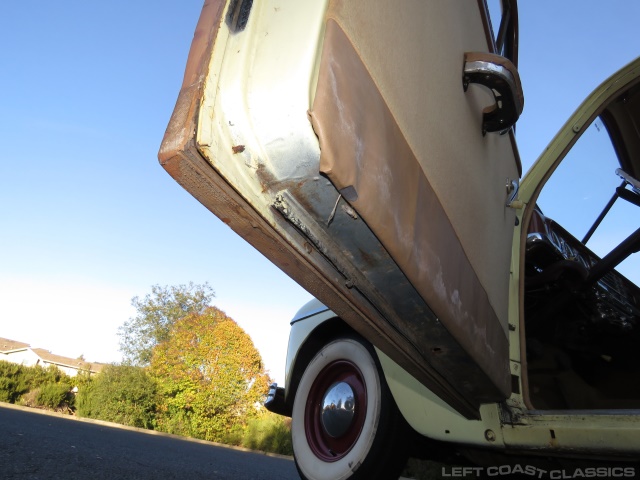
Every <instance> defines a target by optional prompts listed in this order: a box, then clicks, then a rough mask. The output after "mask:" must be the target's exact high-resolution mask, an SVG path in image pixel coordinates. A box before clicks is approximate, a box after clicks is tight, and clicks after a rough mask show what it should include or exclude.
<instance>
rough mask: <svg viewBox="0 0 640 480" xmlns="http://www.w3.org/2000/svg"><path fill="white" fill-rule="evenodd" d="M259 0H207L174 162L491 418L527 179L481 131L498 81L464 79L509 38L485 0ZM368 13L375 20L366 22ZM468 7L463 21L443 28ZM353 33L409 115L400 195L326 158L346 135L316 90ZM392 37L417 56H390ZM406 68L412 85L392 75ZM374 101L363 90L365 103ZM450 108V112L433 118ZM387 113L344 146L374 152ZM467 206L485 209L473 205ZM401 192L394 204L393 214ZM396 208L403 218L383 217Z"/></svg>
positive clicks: (452, 392)
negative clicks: (518, 208)
mask: <svg viewBox="0 0 640 480" xmlns="http://www.w3.org/2000/svg"><path fill="white" fill-rule="evenodd" d="M250 5H251V4H250V2H243V1H234V2H230V3H229V4H227V2H223V1H213V0H211V1H207V2H206V3H205V7H204V8H203V13H202V18H201V22H200V23H199V27H198V30H197V32H196V36H195V38H194V45H193V47H192V50H191V53H190V59H189V61H188V65H187V71H186V74H185V82H184V84H183V88H182V91H181V95H180V97H179V99H178V103H177V105H176V109H175V111H174V115H173V117H172V120H171V122H170V125H169V127H168V129H167V134H166V135H165V138H164V140H163V145H162V147H161V152H160V155H159V157H160V161H161V164H162V165H163V166H164V168H165V169H166V170H167V171H168V172H169V173H170V174H171V175H172V176H173V177H174V178H175V179H176V180H177V181H178V182H179V183H181V184H182V185H183V186H184V187H185V188H186V189H187V190H188V191H189V192H190V193H192V194H193V195H194V196H195V197H196V198H197V199H198V200H199V201H200V202H202V203H203V204H204V205H205V206H206V207H207V208H209V209H210V210H211V211H212V212H214V213H215V214H216V215H217V216H218V217H220V218H221V219H222V220H223V221H224V222H225V223H227V224H228V225H229V226H230V227H231V228H232V229H234V230H235V231H236V232H237V233H238V234H239V235H241V236H242V237H243V238H244V239H245V240H246V241H248V242H249V243H251V244H252V245H253V246H255V247H256V248H257V249H258V250H259V251H261V252H262V253H263V254H264V255H265V256H267V258H269V259H270V260H271V261H272V262H273V263H275V264H276V265H277V266H279V267H280V268H281V269H282V270H283V271H285V272H286V273H287V274H288V275H290V276H291V277H292V278H294V279H295V280H296V281H297V282H298V283H300V284H301V285H302V286H303V287H304V288H306V289H307V290H308V291H309V292H311V293H312V294H313V295H314V296H316V297H317V298H319V299H320V300H321V301H322V302H323V303H325V304H327V305H328V306H330V307H331V308H332V310H333V311H335V312H336V313H338V314H339V315H340V318H342V319H343V320H344V321H345V322H347V323H348V324H349V325H350V326H351V327H352V328H354V329H355V330H356V331H358V332H359V333H360V334H362V335H363V336H364V337H365V338H367V339H368V340H369V341H371V342H372V343H373V344H374V345H376V347H378V348H380V349H381V350H382V351H384V352H385V353H386V354H387V355H389V356H390V357H391V358H393V359H394V361H396V362H397V363H398V364H400V365H402V366H403V368H405V369H406V370H407V371H410V372H411V373H412V375H413V376H414V377H415V378H417V379H418V380H419V381H420V382H421V383H422V384H424V385H427V386H429V388H430V389H431V390H432V391H434V392H436V394H437V395H438V396H440V397H441V398H442V399H444V400H445V401H446V402H447V403H448V404H450V405H452V406H453V407H454V408H455V409H456V410H458V411H460V412H461V413H463V415H465V416H469V417H477V416H478V414H479V407H480V405H481V404H482V403H487V402H491V401H496V400H500V399H504V398H506V397H508V395H509V393H510V385H511V383H510V376H509V371H508V363H507V358H508V342H507V332H508V329H507V298H508V270H509V259H508V252H509V248H510V247H509V242H510V239H511V235H512V230H513V224H514V213H513V211H512V210H511V209H509V208H507V207H506V206H505V201H506V191H505V183H508V181H507V180H508V179H514V178H517V177H518V176H519V160H518V158H517V151H516V150H515V146H514V145H515V144H514V142H513V136H512V133H511V132H509V133H507V134H506V135H502V136H501V135H496V134H487V135H483V131H482V118H483V108H485V107H486V106H490V105H491V104H492V103H493V102H494V99H493V97H492V95H491V93H490V90H489V89H486V88H484V87H481V86H479V85H471V86H469V88H468V89H467V91H466V92H465V88H464V87H463V82H462V80H463V71H462V66H463V63H464V57H465V52H467V51H481V52H487V51H492V50H493V45H492V43H491V34H490V33H488V31H489V30H488V29H489V25H488V21H487V14H486V11H485V5H484V2H482V1H480V2H472V3H471V5H472V8H466V7H467V6H468V5H465V6H463V5H460V4H457V3H455V2H444V1H441V2H428V3H424V2H419V3H415V4H411V5H410V6H407V8H403V9H398V8H397V7H395V6H393V5H392V4H388V2H380V4H379V5H377V7H376V8H375V9H373V8H369V4H368V3H366V2H338V1H331V2H328V3H327V2H323V1H318V2H313V3H304V4H303V2H284V1H273V2H255V3H254V4H253V6H250ZM246 6H249V8H245V7H246ZM367 15H368V17H367ZM372 15H373V17H372ZM360 16H362V18H365V17H366V18H369V20H367V22H364V23H359V21H358V20H357V18H359V17H360ZM454 19H455V22H458V23H460V28H459V29H457V30H455V31H451V30H450V29H448V28H444V27H443V26H444V25H446V24H449V23H450V22H453V21H454ZM371 22H373V23H371ZM380 22H386V23H388V25H389V31H388V32H385V33H384V35H382V34H381V32H380V31H378V30H379V29H378V30H376V28H373V30H372V25H379V24H380ZM425 22H429V25H430V27H429V28H425ZM455 22H454V23H455ZM340 31H342V32H343V33H344V36H343V37H341V38H342V40H344V38H345V36H346V38H347V40H348V42H347V43H350V44H352V45H353V49H352V50H351V53H352V54H353V52H357V55H355V57H354V56H353V55H352V56H351V57H350V58H348V59H346V60H347V61H351V60H354V59H356V60H357V59H359V60H360V62H361V63H360V65H359V67H358V68H359V69H360V71H363V72H365V73H366V72H370V76H369V86H370V87H372V89H371V90H370V92H372V93H374V94H375V93H376V90H377V97H376V98H377V100H376V102H377V103H376V105H378V107H379V109H380V111H381V112H386V113H385V116H384V119H385V120H384V121H385V122H386V121H388V122H391V121H392V122H394V123H395V127H394V128H395V132H396V134H397V135H396V136H395V140H393V141H391V142H388V143H386V145H385V148H386V149H387V151H390V150H393V149H394V148H396V147H397V148H402V149H404V150H403V151H405V152H406V153H407V155H406V158H407V161H408V162H409V163H408V164H407V165H408V166H410V167H411V170H410V171H409V170H407V172H408V173H409V175H408V176H406V177H405V178H402V175H401V173H402V170H403V168H399V167H398V165H396V164H395V163H394V162H390V163H388V164H379V165H377V166H375V167H374V168H387V169H388V170H389V171H390V172H391V173H392V174H393V175H394V176H395V177H397V181H396V182H393V185H391V183H389V185H390V186H392V187H393V188H392V190H391V191H390V192H389V193H390V194H391V197H385V196H384V195H382V193H384V192H385V191H386V189H387V183H388V182H387V180H388V178H387V177H384V178H380V179H379V182H378V183H377V184H376V182H375V179H374V181H367V182H364V183H362V182H360V183H358V188H359V189H361V192H360V194H361V198H360V200H355V199H352V200H351V201H349V200H348V199H347V197H346V196H345V195H344V193H345V192H344V191H343V192H342V193H341V191H340V190H341V188H340V187H341V185H342V184H343V182H345V181H346V180H345V178H343V176H342V175H341V174H338V171H339V170H340V169H338V168H337V166H338V165H340V166H346V167H347V170H348V169H350V168H351V167H349V166H348V163H345V158H346V159H347V160H348V158H349V157H350V155H348V154H347V156H346V157H341V158H340V159H338V157H336V155H335V151H333V153H334V155H330V156H327V155H325V156H324V157H323V156H322V155H321V153H322V152H325V153H328V152H329V145H333V142H332V141H330V140H328V138H329V137H333V136H334V134H333V133H332V134H331V135H329V137H327V135H324V134H322V133H320V132H321V131H325V132H326V131H327V127H328V126H331V122H330V121H327V120H326V118H327V117H326V114H329V115H330V108H332V107H335V106H336V105H337V104H336V103H335V102H333V104H332V103H331V102H330V101H324V102H321V101H319V100H317V99H318V97H317V95H316V93H317V91H320V90H321V91H323V92H327V91H328V90H327V87H328V86H329V85H330V78H331V75H332V74H333V73H335V71H332V70H330V69H327V66H328V65H330V64H331V62H330V61H329V60H327V58H328V57H331V56H332V52H334V53H335V51H336V49H335V48H333V49H332V47H331V45H333V43H332V42H334V41H335V40H336V38H337V37H336V35H335V34H336V32H337V33H338V34H340ZM378 33H380V35H378ZM416 35H417V36H419V37H420V42H419V43H418V42H415V41H413V40H412V39H413V37H414V36H416ZM338 36H340V35H338ZM291 38H295V39H296V41H295V42H291ZM381 42H382V43H381ZM425 45H426V46H428V47H429V48H426V49H425V48H424V47H425ZM325 46H326V47H327V48H326V49H325ZM443 46H446V48H443ZM382 47H384V48H386V49H399V50H400V51H404V52H405V55H400V56H398V55H395V56H393V55H392V56H389V55H387V56H380V55H379V53H380V48H382ZM338 50H340V49H338ZM323 52H325V53H323ZM423 52H424V53H423ZM323 54H324V55H325V57H324V58H325V59H324V60H323ZM394 57H396V58H394ZM389 61H392V62H394V63H393V64H387V63H388V62H389ZM343 66H344V65H343ZM350 68H352V67H349V69H350ZM353 68H356V67H353ZM349 69H347V75H348V74H349V72H351V73H353V71H351V70H349ZM393 69H395V70H394V75H392V76H389V75H388V73H385V72H388V71H390V70H393ZM425 72H430V73H431V78H430V79H429V82H428V84H425V82H424V80H423V76H424V74H425ZM398 75H399V76H402V78H404V79H405V81H407V82H408V83H407V87H408V88H402V89H400V88H397V87H394V85H396V84H395V83H394V82H395V79H396V78H397V76H398ZM409 87H410V88H409ZM317 89H320V90H317ZM323 98H325V99H326V98H327V97H326V96H325V97H323ZM333 98H334V100H335V99H336V98H338V97H336V96H335V95H334V97H333ZM412 99H420V102H421V103H422V105H412V102H413V100H412ZM344 100H345V101H346V100H347V98H346V97H345V98H344ZM365 100H366V101H367V102H368V101H369V100H371V98H369V97H367V98H366V99H363V98H360V99H359V100H358V98H357V97H356V99H355V103H351V104H350V105H349V107H348V110H349V112H351V114H354V115H355V114H356V112H357V111H358V109H359V108H360V107H361V105H362V102H363V101H365ZM413 103H415V102H413ZM321 104H322V105H324V107H326V108H329V110H326V109H325V116H323V114H322V111H323V107H322V105H321ZM345 105H346V103H345ZM407 106H410V107H412V108H409V109H407ZM445 109H448V110H449V111H450V112H451V115H445V116H440V117H438V121H433V120H434V112H438V111H444V110H445ZM308 112H310V116H311V120H310V119H309V117H308ZM365 117H366V115H365ZM323 118H324V120H323ZM363 118H364V117H363ZM372 125H373V129H372V130H368V131H366V132H364V131H363V132H362V135H360V134H356V135H355V136H354V137H352V138H345V139H344V141H343V143H341V144H340V143H338V142H337V139H336V143H335V145H345V146H347V144H348V143H349V142H351V141H353V142H356V143H358V142H360V143H361V144H367V145H369V148H370V151H374V150H375V148H376V144H375V139H376V138H377V137H379V135H377V134H376V130H375V129H376V128H380V125H375V122H374V123H372ZM314 127H315V130H314ZM323 129H324V130H323ZM425 129H427V130H428V132H426V133H425ZM318 137H320V139H319V138H318ZM448 138H456V141H455V142H451V141H449V140H447V139H448ZM321 144H324V146H323V147H322V149H321ZM403 157H404V156H403ZM327 162H330V164H328V163H327ZM328 165H329V166H328ZM323 168H324V170H327V171H325V172H324V174H325V175H322V174H321V171H322V170H323ZM341 168H342V167H341ZM328 170H331V171H332V172H333V173H331V172H329V171H328ZM367 171H369V170H367ZM410 172H414V173H415V175H414V174H412V173H410ZM461 172H464V173H465V175H464V179H465V184H466V185H465V186H464V187H461V184H460V179H461ZM414 181H417V183H415V182H414ZM386 198H388V199H389V200H390V201H389V202H386V204H385V200H384V199H386ZM469 205H473V206H474V208H475V209H477V211H478V215H474V216H473V218H469V217H468V215H467V212H468V209H469ZM385 207H386V209H387V210H388V213H389V214H390V216H389V217H388V218H387V217H380V221H377V220H376V215H375V212H376V211H377V212H382V211H383V209H384V208H385ZM363 217H365V218H364V219H363ZM414 219H415V220H416V222H414V221H413V220H414ZM388 221H393V222H396V223H397V224H398V229H397V232H394V231H392V229H389V228H385V224H387V223H388ZM414 226H415V227H416V228H414Z"/></svg>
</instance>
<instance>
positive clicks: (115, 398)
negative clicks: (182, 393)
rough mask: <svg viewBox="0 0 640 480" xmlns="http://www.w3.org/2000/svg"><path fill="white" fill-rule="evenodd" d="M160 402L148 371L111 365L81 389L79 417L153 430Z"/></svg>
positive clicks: (79, 393) (78, 407) (78, 403)
mask: <svg viewBox="0 0 640 480" xmlns="http://www.w3.org/2000/svg"><path fill="white" fill-rule="evenodd" d="M156 402H157V386H156V382H155V381H154V380H153V379H152V378H151V377H150V376H149V375H148V374H147V372H146V370H144V369H143V368H140V367H134V366H130V365H109V366H107V367H106V368H105V369H104V370H103V371H102V372H101V373H100V375H97V376H96V377H95V378H94V379H92V380H91V381H90V382H86V383H85V384H84V385H81V386H80V387H79V388H78V398H77V400H76V407H77V413H78V415H80V416H82V417H89V418H96V419H99V420H105V421H108V422H116V423H120V424H122V425H129V426H131V427H140V428H148V429H153V428H154V427H155V415H156Z"/></svg>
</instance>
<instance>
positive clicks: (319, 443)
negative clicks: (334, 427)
mask: <svg viewBox="0 0 640 480" xmlns="http://www.w3.org/2000/svg"><path fill="white" fill-rule="evenodd" d="M338 382H344V383H347V384H348V385H349V386H350V387H351V389H352V390H353V393H354V401H355V406H354V410H355V413H354V416H353V420H352V421H351V424H350V425H349V427H348V429H347V430H346V432H345V433H343V434H342V435H340V436H339V437H332V436H330V435H329V434H328V433H327V432H326V431H325V428H324V426H323V424H322V420H321V413H322V401H323V398H324V396H325V393H326V392H327V390H329V388H330V387H331V386H332V385H334V384H335V383H338ZM366 412H367V391H366V386H365V382H364V378H363V376H362V373H361V372H360V369H359V368H358V367H357V366H356V365H355V364H354V363H352V362H350V361H348V360H337V361H335V362H332V363H330V364H329V365H327V366H326V367H324V368H323V369H322V371H321V372H320V373H319V374H318V376H317V378H316V379H315V381H314V382H313V385H312V387H311V390H310V391H309V396H308V397H307V403H306V405H305V411H304V426H305V432H306V435H307V443H308V444H309V447H311V450H312V451H313V453H314V454H315V455H316V456H317V457H318V458H320V459H321V460H323V461H325V462H335V461H338V460H340V459H341V458H343V457H344V456H345V455H346V454H347V453H349V451H350V450H351V449H352V448H353V446H354V445H355V443H356V441H357V440H358V438H359V437H360V433H361V432H362V427H363V425H364V421H365V417H366Z"/></svg>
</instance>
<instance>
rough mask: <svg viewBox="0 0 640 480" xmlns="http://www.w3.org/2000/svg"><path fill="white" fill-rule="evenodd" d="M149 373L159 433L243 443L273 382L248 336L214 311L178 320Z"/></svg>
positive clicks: (156, 350)
mask: <svg viewBox="0 0 640 480" xmlns="http://www.w3.org/2000/svg"><path fill="white" fill-rule="evenodd" d="M150 371H151V373H152V374H153V376H155V377H156V378H157V379H158V381H159V393H160V399H161V400H160V404H159V405H158V413H157V417H156V421H157V428H158V429H159V430H164V431H167V432H170V433H177V434H181V435H189V436H193V437H197V438H202V439H205V440H212V441H224V442H233V441H234V439H239V438H240V435H241V433H242V430H243V428H244V427H245V426H246V423H247V421H248V420H249V419H250V418H252V417H254V416H255V415H256V414H257V413H258V411H259V408H260V405H261V401H262V400H263V399H264V396H265V394H266V392H267V390H268V385H269V381H270V380H269V377H268V375H267V374H266V372H265V370H264V367H263V364H262V359H261V357H260V353H259V352H258V351H257V350H256V348H255V346H254V345H253V342H252V340H251V338H250V337H249V335H247V334H246V333H245V331H244V330H242V328H240V326H239V325H238V324H237V323H236V322H235V321H234V320H232V319H231V318H229V317H227V316H226V315H225V314H224V312H222V311H220V310H219V309H217V308H215V307H210V308H208V309H206V310H205V311H204V313H201V314H198V313H192V314H189V315H187V316H185V317H183V318H182V319H180V320H178V321H176V322H175V323H174V324H173V326H172V327H171V332H170V335H169V337H168V339H167V340H165V341H164V342H161V343H159V344H158V345H156V346H155V347H154V349H153V356H152V358H151V366H150Z"/></svg>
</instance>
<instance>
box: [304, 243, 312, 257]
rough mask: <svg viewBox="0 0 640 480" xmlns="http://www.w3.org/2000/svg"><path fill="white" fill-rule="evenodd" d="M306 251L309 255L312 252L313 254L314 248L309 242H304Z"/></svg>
mask: <svg viewBox="0 0 640 480" xmlns="http://www.w3.org/2000/svg"><path fill="white" fill-rule="evenodd" d="M304 249H305V250H306V251H307V253H308V254H311V252H313V247H312V246H311V244H310V243H309V242H304Z"/></svg>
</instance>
